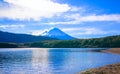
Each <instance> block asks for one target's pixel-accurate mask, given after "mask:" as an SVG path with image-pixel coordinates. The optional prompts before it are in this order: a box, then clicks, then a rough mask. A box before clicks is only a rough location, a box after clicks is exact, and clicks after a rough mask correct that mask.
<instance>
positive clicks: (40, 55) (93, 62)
mask: <svg viewBox="0 0 120 74" xmlns="http://www.w3.org/2000/svg"><path fill="white" fill-rule="evenodd" d="M3 50H4V49H1V50H0V74H74V73H76V72H78V71H82V70H86V69H88V68H94V67H99V66H103V65H107V64H112V63H116V62H120V55H115V54H108V53H101V52H85V51H84V52H82V51H81V50H87V49H42V48H41V49H39V48H33V49H20V50H17V49H13V50H14V51H13V50H10V49H6V50H4V51H3Z"/></svg>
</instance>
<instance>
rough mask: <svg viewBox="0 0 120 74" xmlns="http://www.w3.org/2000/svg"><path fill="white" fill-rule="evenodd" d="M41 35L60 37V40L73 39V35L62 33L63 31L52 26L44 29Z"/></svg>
mask: <svg viewBox="0 0 120 74" xmlns="http://www.w3.org/2000/svg"><path fill="white" fill-rule="evenodd" d="M41 36H45V37H50V38H56V39H60V40H72V39H75V38H74V37H72V36H70V35H68V34H66V33H64V32H63V31H61V30H60V29H58V28H52V29H50V30H48V31H44V32H43V33H42V34H41Z"/></svg>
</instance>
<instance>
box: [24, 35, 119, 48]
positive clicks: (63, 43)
mask: <svg viewBox="0 0 120 74" xmlns="http://www.w3.org/2000/svg"><path fill="white" fill-rule="evenodd" d="M24 45H25V46H29V47H45V48H46V47H47V48H98V47H99V48H102V47H104V48H106V47H107V48H110V47H120V35H117V36H109V37H103V38H93V39H77V40H50V41H40V42H32V43H25V44H24Z"/></svg>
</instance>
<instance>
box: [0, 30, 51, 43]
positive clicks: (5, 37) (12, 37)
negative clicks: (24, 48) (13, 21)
mask: <svg viewBox="0 0 120 74" xmlns="http://www.w3.org/2000/svg"><path fill="white" fill-rule="evenodd" d="M42 40H53V38H49V37H44V36H32V35H27V34H14V33H9V32H3V31H0V42H12V43H13V42H14V43H25V42H35V41H42Z"/></svg>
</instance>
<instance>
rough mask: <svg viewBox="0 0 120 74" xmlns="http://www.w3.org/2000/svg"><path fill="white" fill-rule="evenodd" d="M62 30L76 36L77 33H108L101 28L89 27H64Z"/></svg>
mask: <svg viewBox="0 0 120 74" xmlns="http://www.w3.org/2000/svg"><path fill="white" fill-rule="evenodd" d="M62 30H63V31H65V32H67V33H69V34H72V35H74V36H75V35H102V34H107V33H108V32H106V31H104V30H101V29H97V28H89V27H81V28H79V27H78V28H63V29H62Z"/></svg>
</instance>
